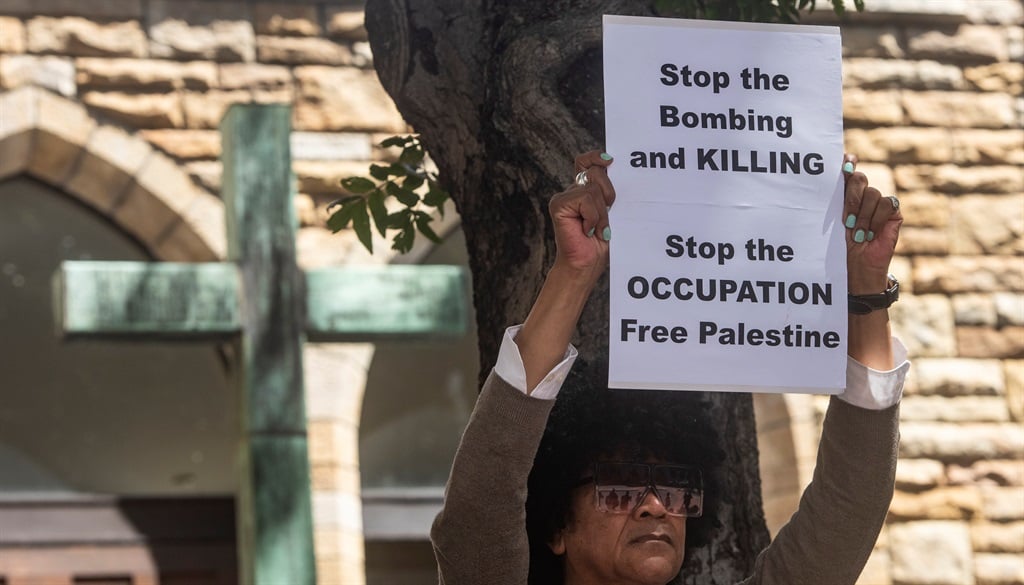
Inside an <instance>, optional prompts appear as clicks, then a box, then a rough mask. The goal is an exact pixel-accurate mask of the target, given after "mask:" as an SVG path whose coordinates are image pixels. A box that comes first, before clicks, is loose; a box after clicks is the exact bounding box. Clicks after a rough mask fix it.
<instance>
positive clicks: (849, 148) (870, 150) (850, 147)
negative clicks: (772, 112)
mask: <svg viewBox="0 0 1024 585" xmlns="http://www.w3.org/2000/svg"><path fill="white" fill-rule="evenodd" d="M843 143H844V147H843V150H845V151H846V152H851V153H853V154H856V155H857V158H858V159H860V160H861V161H868V162H877V163H886V162H889V148H888V146H889V145H888V144H886V143H884V142H881V141H879V140H878V137H877V136H875V135H874V134H873V132H872V131H871V130H865V129H861V128H848V129H846V131H845V132H843ZM378 157H379V158H383V156H381V155H378Z"/></svg>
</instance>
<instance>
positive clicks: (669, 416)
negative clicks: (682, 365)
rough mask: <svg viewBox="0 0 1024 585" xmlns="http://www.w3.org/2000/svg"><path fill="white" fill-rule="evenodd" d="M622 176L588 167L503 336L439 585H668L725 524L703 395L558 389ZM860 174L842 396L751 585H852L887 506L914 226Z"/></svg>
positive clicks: (849, 194)
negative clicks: (908, 237) (518, 315)
mask: <svg viewBox="0 0 1024 585" xmlns="http://www.w3.org/2000/svg"><path fill="white" fill-rule="evenodd" d="M610 164H611V157H610V156H608V155H607V154H604V153H598V152H591V153H587V154H584V155H581V156H580V157H577V159H576V170H577V171H578V172H579V175H577V180H576V181H575V183H574V184H573V185H571V186H570V187H569V188H568V189H566V190H565V191H564V192H562V193H560V194H558V195H556V196H555V197H554V198H552V200H551V203H550V206H549V211H550V214H551V219H552V222H553V224H554V230H555V241H556V244H557V248H558V251H557V255H556V259H555V263H554V265H553V266H552V267H551V270H550V271H549V272H548V274H547V277H546V279H545V281H544V285H543V287H542V289H541V291H540V293H539V295H538V297H537V299H536V301H535V302H534V305H533V308H532V309H531V311H530V314H529V316H528V317H527V319H526V321H525V322H524V323H523V325H522V327H521V328H520V327H513V328H510V329H509V330H508V331H507V332H506V335H505V339H504V341H503V343H502V348H501V352H500V354H499V358H498V363H497V364H496V366H495V369H494V371H493V372H492V373H491V375H490V376H489V377H488V379H487V381H486V382H485V384H484V388H483V390H482V391H481V394H480V397H479V399H478V401H477V405H476V407H475V409H474V412H473V416H472V417H471V419H470V422H469V424H468V426H467V427H466V431H465V433H464V435H463V438H462V443H461V445H460V447H459V451H458V453H457V455H456V458H455V462H454V464H453V466H452V473H451V477H450V479H449V482H448V487H447V490H446V495H445V506H444V509H443V510H442V511H441V513H440V514H439V515H438V517H437V519H436V520H435V522H434V527H433V530H432V533H431V537H432V540H433V543H434V550H435V554H436V557H437V561H438V571H439V579H440V582H441V583H444V584H447V585H453V584H487V585H493V584H506V583H507V584H509V585H523V584H525V583H528V582H529V583H537V584H541V583H543V584H550V583H565V584H566V585H583V584H595V585H596V584H613V583H614V584H619V583H621V584H637V585H640V584H643V585H665V584H666V583H669V582H670V581H672V580H673V579H674V578H675V577H676V576H677V575H678V574H679V571H680V568H681V566H682V563H683V560H684V558H685V554H686V550H687V548H688V547H689V548H690V549H691V550H692V548H693V547H695V546H700V545H702V544H703V543H704V541H705V540H706V536H707V532H708V529H709V525H708V524H709V523H710V522H713V521H714V514H713V513H712V510H713V507H714V505H715V503H716V501H717V500H716V498H715V497H714V496H715V493H714V492H715V486H716V485H717V483H718V482H717V481H716V476H717V475H718V472H719V470H718V469H717V467H718V463H719V462H720V460H721V454H720V451H719V450H718V448H717V447H716V446H715V445H714V442H713V441H712V440H709V437H710V436H711V433H710V431H709V430H708V429H703V428H701V426H702V425H704V424H705V423H704V422H703V421H704V420H706V418H705V417H702V416H701V410H702V405H701V403H700V401H699V399H698V398H697V395H681V394H679V393H663V392H640V393H638V392H637V391H628V394H624V393H623V392H618V391H612V390H604V389H592V388H586V387H583V386H582V385H579V384H572V383H568V384H566V386H567V387H566V389H565V391H562V392H560V391H561V387H562V385H563V381H564V380H565V378H566V376H567V375H568V374H569V370H570V368H571V366H572V362H573V361H574V360H575V358H576V352H575V350H574V349H573V348H572V346H571V345H570V344H569V340H570V338H571V336H572V334H573V331H574V329H575V327H576V323H577V321H578V319H579V316H580V313H581V312H582V310H583V306H584V304H585V303H586V301H587V298H588V297H589V295H590V293H591V291H592V290H593V288H594V285H595V284H596V282H597V280H598V278H599V277H600V276H601V274H602V273H603V271H604V269H605V267H606V266H607V263H608V245H609V240H610V239H611V229H610V226H609V225H608V216H607V209H608V208H609V207H610V206H611V205H612V203H613V202H614V200H615V190H614V187H613V186H612V184H611V182H610V181H609V180H608V176H607V172H606V169H607V167H608V166H609V165H610ZM855 164H856V158H855V157H852V156H848V157H847V158H846V160H845V161H844V165H843V172H844V175H845V181H846V190H845V209H844V218H843V220H844V221H843V223H844V225H845V227H846V231H847V238H846V241H847V263H848V281H849V292H850V295H851V304H850V306H851V315H850V318H849V338H848V354H849V358H850V359H849V362H848V367H847V390H846V392H845V393H844V394H843V395H841V396H839V397H838V398H833V399H832V400H831V402H830V406H829V412H828V415H827V416H826V421H825V426H824V432H823V436H822V442H821V445H820V447H819V459H818V465H817V468H816V470H815V476H814V480H813V481H812V484H811V486H809V487H808V489H807V490H806V491H805V493H804V497H803V499H802V501H801V506H800V509H799V510H798V511H797V513H796V514H795V515H794V516H793V518H792V519H791V521H790V522H789V524H787V526H785V527H784V528H783V529H782V530H781V531H780V533H779V535H778V536H777V537H776V539H775V541H774V542H773V543H772V544H771V545H770V546H769V547H768V548H767V549H765V550H764V551H762V553H761V555H760V556H759V557H758V559H757V563H756V566H755V571H754V573H753V574H752V575H751V576H750V577H749V578H748V579H747V580H745V581H744V583H749V584H751V585H753V584H767V583H786V584H795V583H810V584H814V585H821V584H824V583H827V584H829V585H839V584H842V583H851V584H852V583H854V582H855V581H856V579H857V576H858V575H859V574H860V571H861V570H862V568H863V566H864V563H865V562H866V560H867V557H868V555H869V554H870V552H871V548H872V546H873V544H874V542H875V540H876V538H877V536H878V532H879V530H880V529H881V525H882V522H883V521H884V518H885V513H886V511H887V509H888V505H889V501H890V500H891V497H892V490H893V479H894V474H895V463H896V446H897V441H898V428H897V424H898V402H899V398H900V396H901V394H902V387H903V378H904V376H905V374H906V371H907V368H908V367H909V364H908V363H907V362H906V351H905V350H904V349H903V347H902V346H901V345H900V344H899V343H898V342H895V341H894V340H893V339H892V337H891V336H890V332H889V320H888V314H887V311H886V309H885V307H887V306H888V304H889V303H891V302H892V297H891V295H890V296H888V297H887V296H886V295H885V294H882V293H883V292H884V291H887V290H888V291H890V292H891V290H892V289H894V288H896V287H895V286H894V283H892V282H890V281H889V279H888V277H887V275H888V267H889V262H890V260H891V259H892V254H893V250H894V248H895V245H896V240H897V237H898V235H899V228H900V224H901V223H902V216H901V215H900V212H899V203H898V201H897V200H896V199H895V197H882V195H881V193H880V192H879V191H878V190H877V189H875V188H873V187H870V186H869V185H868V181H867V178H866V177H865V176H864V175H863V174H862V173H856V172H854V166H855ZM879 295H880V296H879ZM876 307H880V308H876ZM853 311H856V312H857V313H858V314H853ZM860 313H862V314H860ZM567 348H568V349H567ZM897 364H898V366H897ZM556 397H557V398H558V399H557V401H556V400H555V398H556ZM556 405H557V406H556ZM627 413H628V414H627ZM542 439H543V441H542ZM705 508H706V509H705Z"/></svg>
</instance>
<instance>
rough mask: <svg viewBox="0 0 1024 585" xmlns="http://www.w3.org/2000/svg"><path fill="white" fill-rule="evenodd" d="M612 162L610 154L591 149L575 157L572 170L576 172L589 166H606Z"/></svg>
mask: <svg viewBox="0 0 1024 585" xmlns="http://www.w3.org/2000/svg"><path fill="white" fill-rule="evenodd" d="M610 164H612V155H610V154H608V153H607V152H601V151H600V150H591V151H590V152H585V153H583V154H581V155H578V156H577V157H576V162H575V166H574V167H573V168H574V169H575V170H574V172H576V173H578V172H580V171H582V170H585V169H589V168H590V167H607V166H608V165H610Z"/></svg>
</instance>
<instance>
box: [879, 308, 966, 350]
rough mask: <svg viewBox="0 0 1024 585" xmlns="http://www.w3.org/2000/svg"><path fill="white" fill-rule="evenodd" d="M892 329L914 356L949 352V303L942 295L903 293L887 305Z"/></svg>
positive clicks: (951, 339) (951, 336)
mask: <svg viewBox="0 0 1024 585" xmlns="http://www.w3.org/2000/svg"><path fill="white" fill-rule="evenodd" d="M889 314H890V316H891V318H892V325H893V331H894V332H896V334H897V335H899V337H900V339H902V340H903V343H904V344H905V345H906V346H907V351H908V352H910V355H911V356H914V357H944V356H953V355H955V352H956V345H955V336H954V329H953V307H952V304H951V303H950V302H949V299H948V298H947V297H945V296H943V295H903V296H901V298H900V302H898V303H896V304H895V305H893V306H892V308H890V309H889Z"/></svg>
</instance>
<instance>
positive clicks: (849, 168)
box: [843, 161, 853, 173]
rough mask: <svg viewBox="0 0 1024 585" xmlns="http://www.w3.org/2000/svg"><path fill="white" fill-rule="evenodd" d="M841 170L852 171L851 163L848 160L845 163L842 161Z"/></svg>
mask: <svg viewBox="0 0 1024 585" xmlns="http://www.w3.org/2000/svg"><path fill="white" fill-rule="evenodd" d="M843 172H844V173H852V172H853V163H852V162H850V161H846V162H845V163H843Z"/></svg>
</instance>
